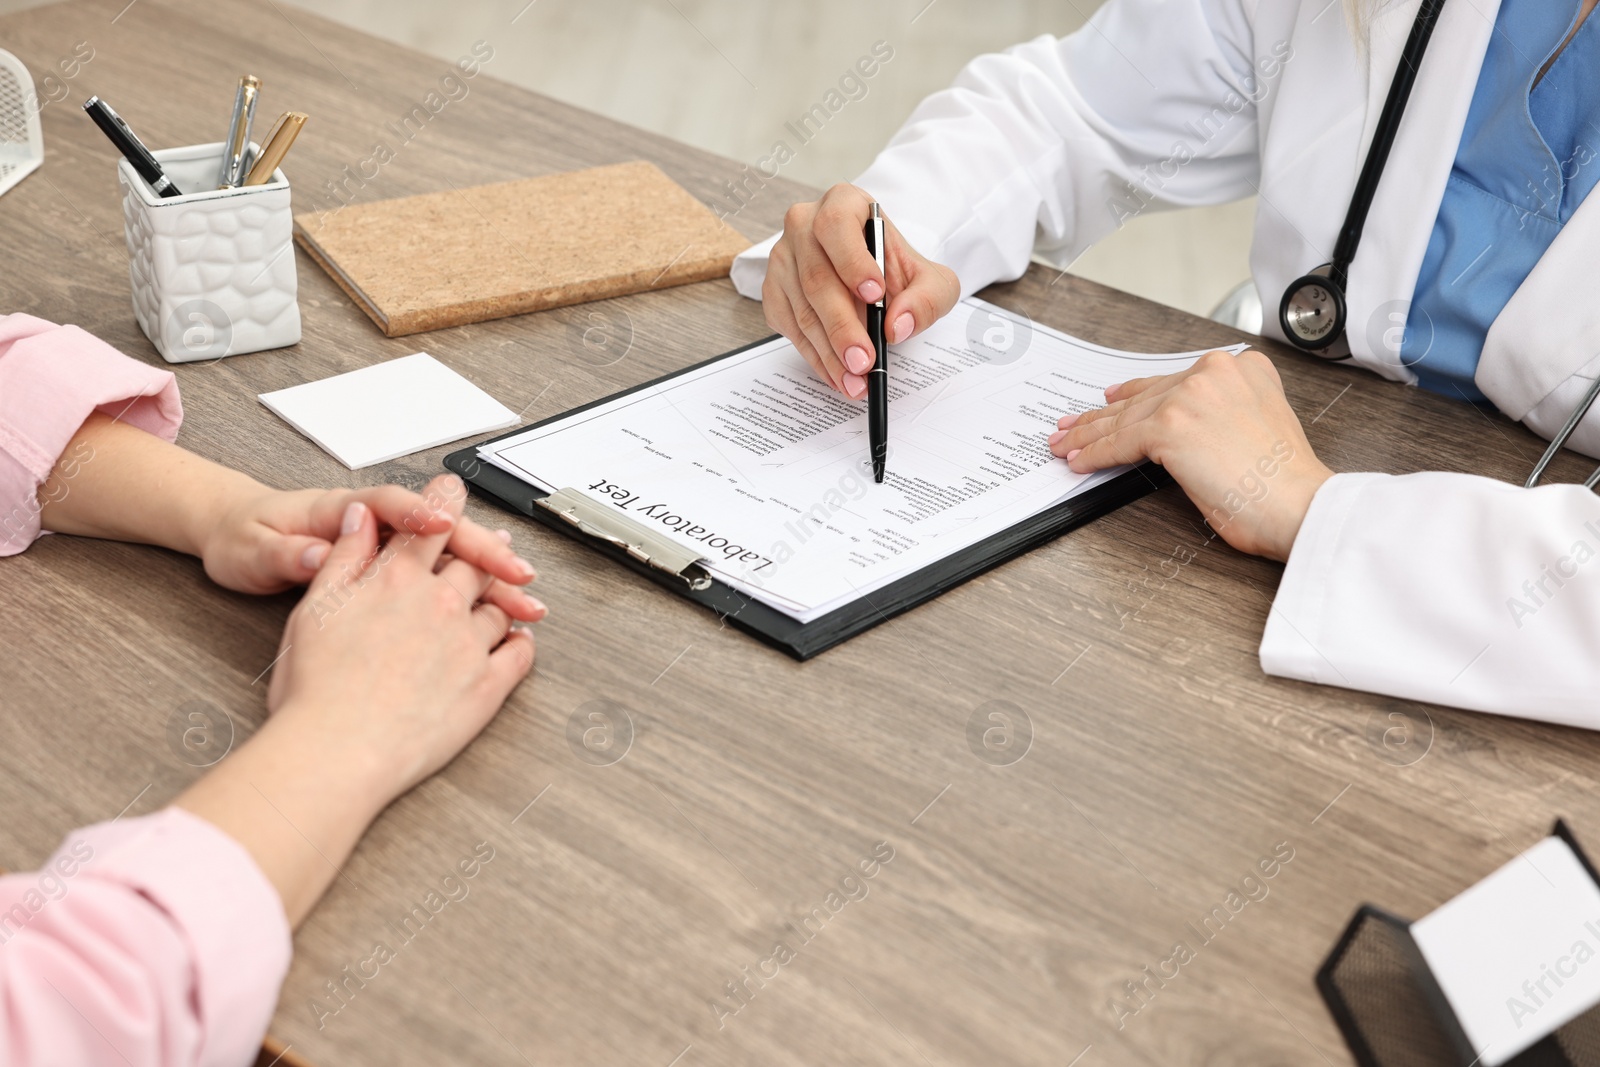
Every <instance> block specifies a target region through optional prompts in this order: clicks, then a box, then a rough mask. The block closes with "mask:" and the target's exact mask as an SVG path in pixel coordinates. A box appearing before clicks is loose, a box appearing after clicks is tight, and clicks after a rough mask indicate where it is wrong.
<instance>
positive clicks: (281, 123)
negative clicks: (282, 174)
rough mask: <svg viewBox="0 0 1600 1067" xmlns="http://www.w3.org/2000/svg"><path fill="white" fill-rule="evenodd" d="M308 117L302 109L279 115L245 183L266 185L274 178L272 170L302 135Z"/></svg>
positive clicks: (276, 167)
mask: <svg viewBox="0 0 1600 1067" xmlns="http://www.w3.org/2000/svg"><path fill="white" fill-rule="evenodd" d="M306 118H307V116H306V114H305V113H304V112H300V111H285V112H284V113H283V114H281V115H279V116H278V121H277V122H275V123H273V125H272V132H271V133H270V134H268V135H267V143H266V144H265V145H264V146H263V147H262V149H261V155H260V156H258V157H256V161H255V165H254V166H252V167H251V168H250V173H249V174H247V175H245V179H244V184H246V185H265V184H266V183H267V182H270V181H271V180H272V172H273V171H275V170H277V169H278V164H280V163H282V162H283V157H284V156H286V155H288V154H289V146H290V145H292V144H294V139H295V138H296V137H298V136H300V127H302V126H304V125H305V124H306Z"/></svg>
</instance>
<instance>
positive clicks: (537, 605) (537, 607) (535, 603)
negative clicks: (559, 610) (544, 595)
mask: <svg viewBox="0 0 1600 1067" xmlns="http://www.w3.org/2000/svg"><path fill="white" fill-rule="evenodd" d="M527 601H528V606H529V607H531V608H532V609H533V610H534V611H536V612H538V613H539V614H541V615H544V614H547V613H548V612H549V611H550V609H549V608H547V607H545V606H544V601H542V600H540V599H539V598H538V597H534V596H530V597H528V598H527Z"/></svg>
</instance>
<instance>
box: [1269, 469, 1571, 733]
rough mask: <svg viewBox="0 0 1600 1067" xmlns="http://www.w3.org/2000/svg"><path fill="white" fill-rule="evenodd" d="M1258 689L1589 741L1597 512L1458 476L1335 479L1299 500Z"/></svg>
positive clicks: (1561, 490) (1567, 492)
mask: <svg viewBox="0 0 1600 1067" xmlns="http://www.w3.org/2000/svg"><path fill="white" fill-rule="evenodd" d="M1261 666H1262V669H1263V670H1265V671H1266V672H1267V673H1268V674H1276V675H1282V676H1284V677H1288V678H1299V679H1302V680H1304V681H1308V682H1320V683H1324V684H1328V685H1338V686H1345V687H1347V688H1350V689H1361V690H1366V691H1368V692H1374V693H1384V694H1388V695H1391V696H1396V697H1404V698H1407V699H1412V700H1421V701H1428V702H1431V703H1436V704H1446V705H1450V706H1452V707H1458V708H1468V709H1471V710H1475V711H1490V712H1498V713H1500V714H1504V715H1518V716H1523V717H1526V718H1530V719H1543V720H1546V721H1549V722H1558V723H1566V724H1570V725H1574V726H1584V727H1589V728H1591V729H1593V728H1600V497H1596V496H1595V494H1594V493H1592V492H1590V491H1589V490H1587V489H1585V488H1583V486H1581V485H1547V486H1541V487H1540V488H1537V489H1523V488H1520V487H1516V486H1512V485H1508V484H1506V483H1504V482H1497V481H1493V480H1491V479H1488V478H1479V477H1475V476H1472V475H1466V474H1441V473H1429V474H1408V475H1399V476H1396V475H1385V474H1340V475H1335V476H1334V477H1333V478H1330V479H1329V480H1328V481H1327V482H1326V483H1324V485H1323V486H1322V488H1321V489H1320V490H1318V492H1317V495H1316V497H1315V498H1314V499H1313V500H1312V503H1311V508H1310V510H1309V511H1308V512H1307V513H1306V518H1305V523H1304V525H1303V526H1302V527H1301V529H1300V534H1299V536H1298V537H1297V538H1296V540H1295V544H1294V549H1293V551H1292V552H1291V553H1290V555H1289V563H1288V566H1287V567H1286V568H1285V570H1284V575H1283V582H1282V584H1281V585H1280V586H1279V587H1278V595H1277V598H1276V599H1275V600H1274V602H1273V605H1272V611H1271V613H1270V615H1269V617H1268V620H1267V627H1266V633H1265V635H1264V636H1263V638H1262V642H1261Z"/></svg>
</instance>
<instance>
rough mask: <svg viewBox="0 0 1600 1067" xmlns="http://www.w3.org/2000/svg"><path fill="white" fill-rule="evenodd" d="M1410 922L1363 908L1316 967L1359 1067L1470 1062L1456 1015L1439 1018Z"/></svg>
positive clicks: (1462, 1065)
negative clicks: (1458, 1031)
mask: <svg viewBox="0 0 1600 1067" xmlns="http://www.w3.org/2000/svg"><path fill="white" fill-rule="evenodd" d="M1410 925H1411V924H1410V923H1408V922H1406V921H1405V920H1404V919H1401V918H1398V917H1396V916H1393V915H1390V914H1389V913H1388V912H1384V911H1379V910H1378V909H1377V908H1374V907H1372V906H1371V905H1366V906H1364V907H1362V908H1361V910H1360V911H1358V912H1356V915H1355V918H1353V919H1351V920H1350V925H1349V927H1347V928H1346V929H1345V932H1344V936H1343V937H1342V938H1340V939H1339V944H1338V945H1337V946H1335V948H1334V950H1333V952H1332V953H1330V954H1329V956H1328V961H1327V962H1326V963H1324V964H1323V965H1322V970H1320V971H1318V972H1317V988H1318V989H1319V990H1321V992H1322V999H1323V1000H1324V1001H1325V1002H1327V1005H1328V1010H1329V1011H1330V1012H1332V1013H1333V1018H1334V1022H1336V1023H1338V1025H1339V1029H1340V1030H1342V1031H1343V1032H1344V1039H1345V1044H1347V1045H1349V1046H1350V1052H1351V1054H1352V1055H1353V1056H1355V1058H1356V1062H1357V1063H1359V1064H1361V1067H1467V1064H1468V1063H1470V1062H1471V1061H1472V1060H1473V1059H1474V1057H1473V1056H1472V1055H1471V1054H1470V1053H1469V1054H1467V1055H1462V1047H1463V1046H1464V1045H1465V1039H1464V1037H1459V1036H1457V1035H1456V1034H1453V1033H1451V1032H1450V1031H1451V1030H1452V1029H1454V1028H1455V1020H1454V1018H1453V1017H1449V1016H1448V1015H1446V1016H1445V1017H1443V1018H1441V1015H1440V1010H1439V1009H1440V1008H1441V1007H1443V1005H1442V1004H1441V1003H1438V1002H1436V999H1435V998H1436V996H1437V994H1436V993H1435V991H1434V989H1433V988H1430V987H1431V985H1432V983H1431V982H1429V981H1428V979H1427V978H1426V977H1425V973H1426V966H1425V965H1424V964H1423V962H1422V955H1421V953H1420V952H1418V951H1417V947H1416V943H1415V942H1414V941H1412V940H1411V933H1410V931H1409V929H1408V927H1409V926H1410ZM1445 1011H1446V1012H1448V1008H1445Z"/></svg>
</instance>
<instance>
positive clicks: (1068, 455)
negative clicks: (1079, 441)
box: [1067, 448, 1083, 463]
mask: <svg viewBox="0 0 1600 1067" xmlns="http://www.w3.org/2000/svg"><path fill="white" fill-rule="evenodd" d="M1082 451H1083V449H1081V448H1074V449H1073V450H1072V451H1071V452H1068V453H1067V462H1068V463H1071V462H1072V457H1073V456H1076V455H1077V454H1078V453H1079V452H1082Z"/></svg>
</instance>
